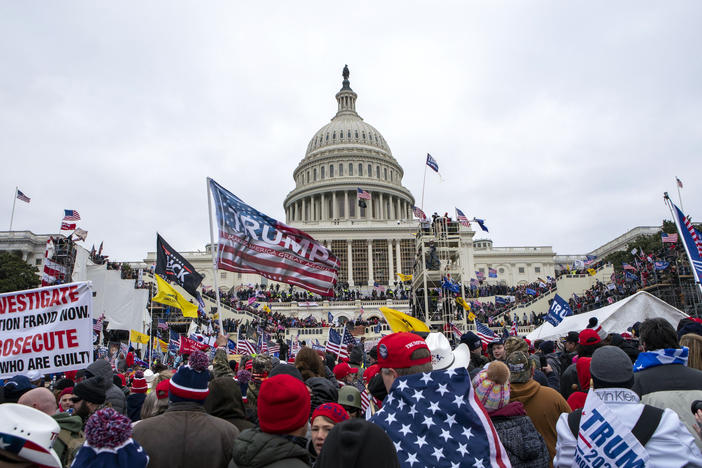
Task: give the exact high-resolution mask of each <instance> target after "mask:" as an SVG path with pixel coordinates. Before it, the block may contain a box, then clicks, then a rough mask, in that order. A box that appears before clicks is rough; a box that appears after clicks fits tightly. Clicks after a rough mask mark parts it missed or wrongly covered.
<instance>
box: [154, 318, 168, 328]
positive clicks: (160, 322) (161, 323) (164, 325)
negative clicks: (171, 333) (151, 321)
mask: <svg viewBox="0 0 702 468" xmlns="http://www.w3.org/2000/svg"><path fill="white" fill-rule="evenodd" d="M156 328H159V329H161V330H168V324H167V323H166V321H165V320H163V319H158V326H157V327H156Z"/></svg>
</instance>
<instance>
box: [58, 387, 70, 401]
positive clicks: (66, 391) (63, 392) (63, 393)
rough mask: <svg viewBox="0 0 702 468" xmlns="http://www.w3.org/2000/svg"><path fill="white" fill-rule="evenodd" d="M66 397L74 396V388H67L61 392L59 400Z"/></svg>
mask: <svg viewBox="0 0 702 468" xmlns="http://www.w3.org/2000/svg"><path fill="white" fill-rule="evenodd" d="M64 395H73V387H66V388H64V389H63V390H61V393H59V400H60V399H61V397H62V396H64Z"/></svg>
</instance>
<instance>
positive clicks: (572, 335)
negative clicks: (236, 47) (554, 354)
mask: <svg viewBox="0 0 702 468" xmlns="http://www.w3.org/2000/svg"><path fill="white" fill-rule="evenodd" d="M565 340H566V342H569V343H575V344H578V341H580V334H579V333H578V332H576V331H569V332H568V336H566V339H565Z"/></svg>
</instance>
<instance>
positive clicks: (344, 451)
mask: <svg viewBox="0 0 702 468" xmlns="http://www.w3.org/2000/svg"><path fill="white" fill-rule="evenodd" d="M315 466H317V467H319V468H331V467H334V468H337V467H338V468H366V467H369V466H382V467H387V468H394V467H399V466H400V462H399V460H398V458H397V451H396V450H395V444H393V442H392V440H391V439H390V437H388V435H387V434H386V433H385V431H384V430H383V429H381V428H380V427H379V426H377V425H375V424H373V423H372V422H370V421H366V420H365V419H359V418H353V419H348V420H346V421H344V422H341V423H339V424H336V425H335V426H334V429H332V430H331V432H329V435H328V436H327V438H326V439H325V441H324V450H322V453H321V454H320V456H319V458H318V459H317V464H316V465H315Z"/></svg>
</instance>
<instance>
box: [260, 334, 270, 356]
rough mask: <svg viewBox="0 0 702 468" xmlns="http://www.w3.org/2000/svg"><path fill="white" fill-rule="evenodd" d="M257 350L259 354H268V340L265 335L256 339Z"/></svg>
mask: <svg viewBox="0 0 702 468" xmlns="http://www.w3.org/2000/svg"><path fill="white" fill-rule="evenodd" d="M258 349H260V350H261V354H268V340H267V339H266V337H265V335H261V336H259V337H258Z"/></svg>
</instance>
